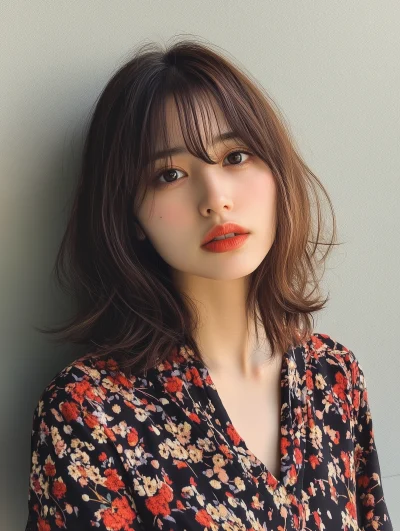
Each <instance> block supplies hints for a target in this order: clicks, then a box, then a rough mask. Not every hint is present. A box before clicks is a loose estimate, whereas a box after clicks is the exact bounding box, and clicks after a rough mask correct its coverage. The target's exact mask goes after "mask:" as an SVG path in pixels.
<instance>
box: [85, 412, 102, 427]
mask: <svg viewBox="0 0 400 531" xmlns="http://www.w3.org/2000/svg"><path fill="white" fill-rule="evenodd" d="M83 420H84V421H85V424H86V425H87V426H89V428H95V427H96V426H98V425H99V419H98V418H97V417H95V416H94V415H92V413H88V414H87V415H85V418H84V419H83Z"/></svg>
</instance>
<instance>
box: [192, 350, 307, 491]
mask: <svg viewBox="0 0 400 531" xmlns="http://www.w3.org/2000/svg"><path fill="white" fill-rule="evenodd" d="M298 348H300V349H302V350H303V349H304V345H299V346H298ZM185 350H186V352H188V354H189V358H190V359H191V360H192V362H193V363H195V364H197V367H198V369H200V370H201V371H202V373H203V376H204V380H207V385H205V386H204V388H205V391H206V393H207V396H208V399H209V400H210V402H211V403H212V404H213V406H214V408H215V412H212V414H211V415H210V419H211V421H212V423H213V424H214V426H215V427H216V428H217V429H218V430H219V431H221V428H223V429H224V431H225V430H226V427H227V426H228V424H229V425H230V426H232V428H233V430H232V431H234V432H236V433H237V435H238V436H239V437H240V441H239V443H238V445H234V444H233V442H232V441H229V446H230V447H233V446H236V447H237V448H239V447H241V448H242V449H243V450H244V452H245V453H246V455H247V456H248V458H249V459H250V461H253V463H255V464H254V465H253V467H252V471H251V472H250V474H251V475H252V476H253V477H254V476H255V477H259V476H263V477H264V479H266V480H267V481H268V482H269V483H270V484H273V485H275V487H276V488H278V487H279V486H280V487H282V488H283V491H284V493H285V494H287V493H288V491H289V490H293V491H294V494H295V495H296V494H297V493H298V492H299V488H300V487H301V485H302V481H300V482H299V484H298V485H296V483H298V481H293V479H290V480H289V479H288V476H289V472H290V469H291V467H292V466H293V464H294V463H295V461H296V459H297V457H295V455H294V452H295V448H293V446H294V445H293V438H294V429H292V430H291V426H288V423H287V418H290V419H291V420H292V421H293V422H292V425H294V426H295V427H296V433H297V432H298V430H299V429H301V428H302V427H303V426H304V424H305V422H306V420H305V418H306V417H305V416H304V411H303V414H302V421H301V422H299V416H298V415H297V414H296V415H294V413H293V415H294V417H291V415H292V409H293V408H294V407H295V406H297V407H298V406H299V405H302V404H303V399H304V396H303V395H302V393H300V398H299V393H298V392H297V390H296V389H295V388H294V387H295V383H296V378H294V377H293V370H296V363H294V364H293V367H289V363H290V361H295V350H297V348H296V347H290V348H289V349H288V350H287V351H286V352H285V353H284V354H283V356H282V362H281V370H280V386H281V388H280V436H279V449H280V470H279V477H276V476H275V475H274V474H273V473H272V472H271V471H270V470H269V469H268V467H267V466H266V465H265V464H264V462H263V461H261V459H259V458H258V457H257V455H255V453H254V452H253V451H252V450H251V449H250V448H249V447H248V445H247V443H246V441H245V439H244V438H243V437H242V436H241V434H240V433H239V431H238V430H237V429H236V427H235V425H234V424H233V422H232V420H231V418H230V416H229V414H228V411H227V409H226V408H225V406H224V404H223V402H222V399H221V396H220V394H219V392H218V389H217V386H216V385H215V383H214V381H213V379H212V377H211V374H210V372H209V370H208V369H207V366H206V365H205V364H204V363H203V362H202V361H201V360H199V359H198V358H196V357H195V356H194V354H193V352H192V351H191V349H188V348H187V347H185ZM290 371H291V374H290ZM304 373H305V371H304ZM293 386H294V387H293ZM210 389H212V390H213V392H212V393H210ZM284 406H285V407H284ZM283 437H285V441H286V440H287V441H288V442H289V443H290V445H291V446H292V448H291V452H292V453H291V454H289V452H286V449H287V447H286V445H285V444H283ZM299 450H300V452H301V454H302V456H303V459H304V452H305V438H304V440H303V441H302V442H301V443H300V448H299ZM235 453H237V452H235ZM285 459H286V460H287V461H288V462H287V463H286V462H285ZM253 468H254V470H253ZM288 471H289V472H288ZM254 472H256V473H254ZM300 475H301V476H302V472H301V473H300ZM298 479H299V478H298ZM300 479H302V478H300ZM285 480H286V481H285Z"/></svg>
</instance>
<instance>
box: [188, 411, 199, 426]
mask: <svg viewBox="0 0 400 531" xmlns="http://www.w3.org/2000/svg"><path fill="white" fill-rule="evenodd" d="M189 418H190V420H193V422H196V424H200V419H199V417H198V416H197V415H196V413H190V415H189Z"/></svg>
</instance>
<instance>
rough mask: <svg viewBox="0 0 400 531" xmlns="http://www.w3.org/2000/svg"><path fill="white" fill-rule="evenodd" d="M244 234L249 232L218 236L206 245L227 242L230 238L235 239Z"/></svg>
mask: <svg viewBox="0 0 400 531" xmlns="http://www.w3.org/2000/svg"><path fill="white" fill-rule="evenodd" d="M243 234H248V232H231V233H229V234H224V235H222V236H218V237H217V238H213V239H212V240H210V241H208V242H206V243H205V244H204V245H207V244H208V243H211V242H218V241H220V240H227V239H229V238H234V237H235V236H241V235H243Z"/></svg>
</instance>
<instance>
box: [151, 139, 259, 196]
mask: <svg viewBox="0 0 400 531" xmlns="http://www.w3.org/2000/svg"><path fill="white" fill-rule="evenodd" d="M233 153H244V154H245V155H249V156H250V157H251V156H252V155H253V153H251V152H250V151H245V150H243V149H237V148H236V149H235V150H234V151H230V152H229V153H227V154H226V155H225V157H224V160H225V159H226V158H227V157H229V155H232V154H233ZM246 162H248V161H245V162H242V163H239V164H232V166H244V164H246ZM172 170H177V171H183V170H178V168H173V167H171V168H164V169H163V170H162V171H161V172H159V173H157V175H156V176H155V178H154V181H155V184H156V186H157V187H164V186H170V185H171V184H175V183H177V182H179V181H180V179H177V180H175V181H171V182H166V183H162V182H159V179H160V178H161V177H162V176H163V175H164V173H166V172H167V171H172Z"/></svg>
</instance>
